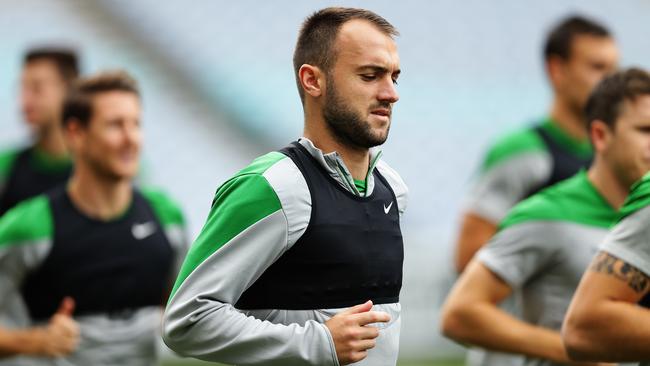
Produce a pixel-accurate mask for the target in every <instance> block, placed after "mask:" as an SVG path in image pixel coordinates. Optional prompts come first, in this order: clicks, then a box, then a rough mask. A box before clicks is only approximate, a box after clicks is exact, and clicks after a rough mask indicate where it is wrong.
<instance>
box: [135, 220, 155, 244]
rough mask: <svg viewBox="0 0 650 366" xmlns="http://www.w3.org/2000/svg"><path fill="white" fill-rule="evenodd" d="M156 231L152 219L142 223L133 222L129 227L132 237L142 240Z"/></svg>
mask: <svg viewBox="0 0 650 366" xmlns="http://www.w3.org/2000/svg"><path fill="white" fill-rule="evenodd" d="M155 232H156V224H155V223H154V222H153V221H149V222H145V223H142V224H133V226H132V227H131V234H133V237H134V238H136V239H138V240H142V239H145V238H147V237H149V236H151V235H153V234H154V233H155Z"/></svg>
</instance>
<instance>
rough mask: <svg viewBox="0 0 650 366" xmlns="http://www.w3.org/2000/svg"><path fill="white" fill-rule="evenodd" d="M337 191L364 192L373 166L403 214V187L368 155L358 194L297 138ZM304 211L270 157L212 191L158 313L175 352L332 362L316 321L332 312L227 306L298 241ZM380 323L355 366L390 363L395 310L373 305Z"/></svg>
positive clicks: (287, 175) (344, 174)
mask: <svg viewBox="0 0 650 366" xmlns="http://www.w3.org/2000/svg"><path fill="white" fill-rule="evenodd" d="M299 142H300V144H301V145H302V146H303V147H305V148H306V149H307V150H308V151H309V153H310V154H311V155H312V156H313V157H314V158H315V159H316V160H317V161H318V163H319V164H320V165H322V167H323V168H324V169H325V170H326V171H327V172H328V173H329V175H330V176H331V177H332V178H334V179H335V180H336V181H337V182H338V183H339V184H340V185H341V186H342V187H344V188H345V189H346V190H348V191H349V192H352V193H354V194H356V195H370V194H372V191H373V188H374V184H375V182H374V178H373V175H372V174H371V173H372V171H373V169H378V170H379V171H380V173H381V174H382V176H383V177H384V178H386V180H387V182H388V183H389V185H390V186H391V188H392V190H393V192H394V193H395V196H396V200H397V206H398V207H397V209H398V210H399V212H400V213H403V212H404V210H405V208H406V202H407V194H408V192H407V188H406V186H405V184H404V182H403V181H402V179H401V178H400V177H399V175H398V174H397V173H396V172H395V171H394V170H392V169H391V168H390V167H389V166H388V165H387V164H386V163H385V162H383V161H382V160H380V153H379V152H377V151H372V152H371V156H370V162H371V165H370V169H369V173H368V176H367V178H366V189H365V193H360V192H359V190H358V189H357V187H356V185H355V182H354V180H353V179H352V177H351V175H350V173H349V171H348V170H347V168H346V167H345V165H344V163H343V160H342V159H341V157H340V156H339V155H338V154H337V153H335V152H334V153H330V154H323V153H322V151H321V150H319V149H317V148H316V147H315V146H314V145H313V143H312V142H311V141H309V140H308V139H304V138H303V139H301V140H299ZM357 183H358V182H357ZM310 214H311V197H310V192H309V188H308V186H307V183H306V181H305V178H304V177H303V175H302V173H301V172H300V170H299V168H298V167H297V166H296V165H295V163H294V162H293V161H292V160H291V159H290V158H289V157H287V156H285V155H283V154H282V153H279V152H271V153H269V154H266V155H264V156H262V157H259V158H258V159H256V160H255V161H253V163H251V164H250V165H249V166H248V167H246V168H245V169H243V170H242V171H240V172H239V173H237V174H236V175H235V176H234V177H233V178H231V179H230V180H228V181H227V182H225V183H224V184H223V185H222V186H221V187H220V188H219V189H218V190H217V193H216V196H215V198H214V201H213V205H212V209H211V211H210V215H209V217H208V219H207V222H206V224H205V226H204V228H203V230H202V232H201V233H200V235H199V237H198V238H197V239H196V241H195V242H194V244H193V245H192V247H191V249H190V252H189V254H188V256H187V258H186V260H185V262H184V264H183V267H182V269H181V272H180V274H179V277H178V279H177V281H176V285H175V286H174V290H173V291H172V295H171V297H170V300H169V303H168V304H167V309H166V311H165V315H164V323H163V334H164V340H165V342H166V343H167V345H168V346H170V348H172V349H173V350H175V351H176V352H178V353H180V354H181V355H185V356H191V357H196V358H200V359H203V360H209V361H215V362H223V363H228V364H237V365H283V366H290V365H338V360H337V357H336V350H335V348H334V344H333V341H332V338H331V335H330V333H329V331H328V329H327V327H325V325H324V324H323V323H324V322H325V321H326V320H328V319H329V318H330V317H331V316H333V315H335V314H336V313H337V312H339V311H340V310H341V309H316V310H283V309H265V310H247V311H240V310H238V309H236V308H235V307H234V306H233V304H235V303H236V302H237V300H238V299H239V297H240V296H241V295H242V293H243V292H244V291H245V290H246V289H247V288H249V287H250V286H251V285H252V284H253V283H254V282H255V281H256V279H258V278H259V277H260V276H261V274H262V273H263V272H264V271H265V270H266V269H267V268H268V267H269V266H271V264H273V263H274V262H275V261H276V260H277V259H278V258H279V257H280V256H282V255H283V253H285V252H286V251H287V250H289V249H290V248H291V247H292V246H293V245H294V244H295V243H296V242H297V241H298V239H299V238H300V237H301V236H302V235H303V233H304V232H305V230H306V229H307V226H308V225H309V219H310ZM374 310H379V311H385V312H387V313H388V314H390V316H391V321H390V323H388V324H386V325H382V328H381V335H380V336H379V338H378V339H377V346H376V347H375V348H374V349H372V350H370V351H369V353H368V358H367V359H366V360H364V361H362V362H360V363H359V364H360V365H395V363H396V361H397V354H398V348H399V332H400V310H401V308H400V304H399V303H392V304H382V305H377V306H375V307H374Z"/></svg>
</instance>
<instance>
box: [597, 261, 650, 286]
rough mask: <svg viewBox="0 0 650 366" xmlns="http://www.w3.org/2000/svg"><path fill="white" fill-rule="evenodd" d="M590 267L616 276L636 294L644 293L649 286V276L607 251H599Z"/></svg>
mask: <svg viewBox="0 0 650 366" xmlns="http://www.w3.org/2000/svg"><path fill="white" fill-rule="evenodd" d="M590 269H591V270H592V271H594V272H600V273H604V274H607V275H611V276H614V277H616V278H618V279H619V280H621V281H623V282H625V283H627V285H628V286H630V288H631V289H632V290H634V292H636V293H638V294H642V293H645V292H646V291H647V290H648V288H650V278H649V277H648V276H646V275H645V273H643V272H641V271H639V270H638V269H637V268H636V267H634V266H632V265H631V264H629V263H627V262H624V261H622V260H620V259H619V258H616V257H614V256H613V255H611V254H609V253H607V252H599V253H598V254H597V255H596V258H594V261H593V262H592V263H591V267H590Z"/></svg>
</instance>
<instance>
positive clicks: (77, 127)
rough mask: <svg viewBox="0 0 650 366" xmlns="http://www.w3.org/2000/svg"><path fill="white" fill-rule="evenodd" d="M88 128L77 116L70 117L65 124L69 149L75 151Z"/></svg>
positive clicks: (65, 136) (64, 132) (64, 129)
mask: <svg viewBox="0 0 650 366" xmlns="http://www.w3.org/2000/svg"><path fill="white" fill-rule="evenodd" d="M85 132H86V129H85V128H84V125H83V124H82V123H81V121H79V120H78V119H77V118H70V119H68V120H67V121H66V122H65V123H64V124H63V136H64V138H65V141H66V144H67V145H68V149H72V150H73V151H74V150H75V149H76V148H78V147H79V146H80V145H79V144H80V143H81V141H82V139H83V136H84V135H85Z"/></svg>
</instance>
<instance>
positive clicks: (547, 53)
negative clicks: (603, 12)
mask: <svg viewBox="0 0 650 366" xmlns="http://www.w3.org/2000/svg"><path fill="white" fill-rule="evenodd" d="M580 35H589V36H595V37H611V34H610V32H609V30H607V28H605V26H603V25H602V24H599V23H597V22H596V21H594V20H591V19H588V18H585V17H583V16H579V15H573V16H570V17H568V18H566V19H564V20H563V21H561V22H560V23H559V24H557V25H556V26H555V27H554V28H553V29H552V30H551V32H550V33H549V35H548V37H547V39H546V44H545V45H544V59H545V60H548V59H549V58H551V57H553V56H557V57H560V58H562V59H564V60H568V59H569V58H570V57H571V45H572V44H573V40H574V38H575V37H577V36H580Z"/></svg>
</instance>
